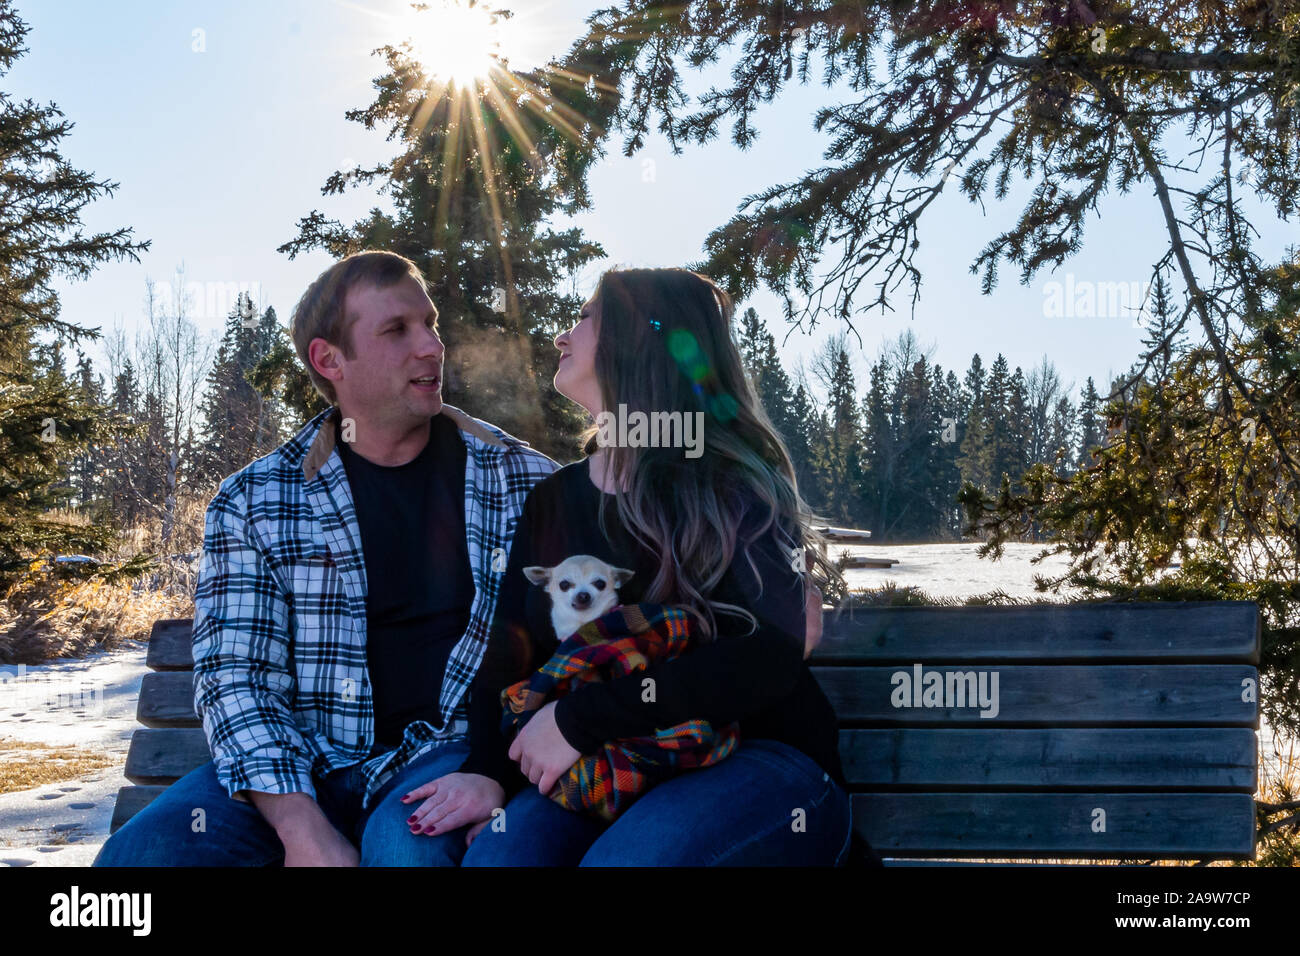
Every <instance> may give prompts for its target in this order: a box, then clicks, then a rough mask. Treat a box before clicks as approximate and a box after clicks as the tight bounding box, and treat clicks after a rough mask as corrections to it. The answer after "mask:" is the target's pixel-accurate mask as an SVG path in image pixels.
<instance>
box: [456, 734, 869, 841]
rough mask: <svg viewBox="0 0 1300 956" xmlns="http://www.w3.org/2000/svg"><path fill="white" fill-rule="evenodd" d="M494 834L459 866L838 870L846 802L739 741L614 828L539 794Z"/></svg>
mask: <svg viewBox="0 0 1300 956" xmlns="http://www.w3.org/2000/svg"><path fill="white" fill-rule="evenodd" d="M503 822H504V827H503V828H498V827H494V826H493V825H492V824H489V825H488V826H487V827H485V828H484V829H483V830H482V832H480V833H479V835H478V836H477V837H476V838H475V839H474V842H473V844H472V845H471V846H470V848H469V850H468V851H467V852H466V853H465V857H464V859H463V861H462V865H463V866H574V865H581V866H764V865H786V866H832V865H833V866H840V865H843V863H844V862H845V861H846V860H847V858H848V855H849V838H850V836H851V833H852V821H851V819H850V813H849V798H848V795H847V794H845V792H844V791H843V789H841V788H840V786H839V785H838V784H836V783H835V781H833V780H831V779H830V777H829V776H828V775H827V774H826V773H825V772H824V771H823V770H822V769H821V767H819V766H818V765H817V764H816V763H815V762H814V761H813V760H812V759H811V758H810V757H808V756H807V755H805V754H803V753H802V752H800V751H799V750H796V749H795V748H793V747H790V746H788V745H786V744H783V743H778V742H777V741H775V740H748V741H743V742H742V743H741V745H740V746H739V747H738V748H736V750H735V752H733V753H732V754H731V756H729V757H727V758H726V759H725V760H723V761H722V762H720V763H717V764H714V765H713V766H711V767H703V768H699V769H696V770H688V771H684V772H683V773H682V774H680V775H679V776H676V777H673V778H672V779H670V780H667V781H665V782H663V783H660V784H659V785H658V786H655V787H653V788H652V789H650V790H649V791H647V792H646V793H645V794H643V795H642V796H641V797H640V798H639V799H638V800H637V801H636V802H635V803H633V804H632V806H631V807H629V808H628V809H627V810H626V811H625V812H624V813H623V814H622V815H621V816H620V817H619V818H618V819H617V820H615V821H614V822H613V823H612V824H604V823H602V822H601V821H599V820H595V819H592V818H590V817H587V816H583V815H580V814H577V813H574V812H573V811H570V810H566V809H564V808H563V807H561V806H560V805H559V804H557V803H555V802H554V801H553V800H551V799H550V798H548V797H544V796H542V794H541V793H539V792H538V790H537V788H536V787H528V788H527V789H525V790H522V791H520V792H519V793H518V794H517V795H516V796H515V797H514V798H513V799H512V800H511V801H510V802H509V803H508V804H507V805H506V808H505V815H504V818H503Z"/></svg>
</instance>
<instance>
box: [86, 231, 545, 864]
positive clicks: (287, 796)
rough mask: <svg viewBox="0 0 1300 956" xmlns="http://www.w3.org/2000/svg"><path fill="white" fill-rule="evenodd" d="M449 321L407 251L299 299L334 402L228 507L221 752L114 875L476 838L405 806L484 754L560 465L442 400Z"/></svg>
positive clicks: (214, 576) (209, 710)
mask: <svg viewBox="0 0 1300 956" xmlns="http://www.w3.org/2000/svg"><path fill="white" fill-rule="evenodd" d="M437 318H438V314H437V311H436V309H435V308H434V306H433V302H432V301H431V300H430V299H429V295H428V291H427V288H426V286H425V282H424V279H423V277H422V276H421V275H420V272H419V270H418V269H417V268H416V266H415V265H414V263H412V262H410V261H409V260H407V259H405V258H403V257H401V256H398V255H395V254H392V253H387V252H362V253H358V254H356V255H353V256H349V257H348V258H346V259H344V260H342V261H341V262H338V263H336V264H335V265H334V266H332V267H330V268H329V269H327V270H326V271H325V272H324V273H323V274H322V275H321V276H320V277H319V278H317V279H316V281H315V282H313V283H312V285H311V286H310V287H309V288H308V290H307V292H306V293H305V294H304V295H303V297H302V300H301V301H300V302H299V303H298V306H297V308H296V309H295V311H294V315H293V320H292V323H291V331H292V335H293V340H294V346H295V348H296V350H297V352H298V356H299V358H300V359H302V361H303V363H304V365H305V366H306V368H307V371H308V373H309V374H310V376H311V379H312V381H313V383H314V384H315V386H316V388H317V390H318V391H319V392H320V393H321V394H322V395H323V396H325V398H326V399H327V400H328V401H330V402H331V403H333V406H332V407H331V408H329V409H328V410H326V411H325V412H322V413H321V414H320V415H317V416H316V417H315V418H313V419H312V420H311V421H310V422H309V423H308V424H307V425H306V427H304V428H303V429H302V431H300V432H299V433H298V434H297V435H296V436H295V437H294V438H293V439H292V440H291V441H289V442H287V443H286V444H284V445H283V446H281V447H280V448H279V449H277V450H276V451H274V452H272V453H271V454H270V455H267V456H266V457H264V458H261V459H258V460H257V461H255V462H253V463H252V464H250V465H248V466H247V467H246V468H244V469H243V470H242V471H239V472H237V473H236V474H234V475H231V476H230V477H229V478H227V479H226V480H225V481H224V482H222V484H221V487H220V489H219V490H218V492H217V494H216V496H215V497H214V498H213V499H212V502H211V504H210V505H209V506H208V511H207V518H206V526H205V530H204V542H203V561H202V565H201V568H200V572H199V581H198V586H197V589H196V592H195V617H194V672H195V673H194V693H195V710H196V712H197V713H198V715H199V716H200V717H201V718H202V721H203V728H204V731H205V733H206V735H207V739H208V744H209V747H210V748H211V751H212V755H213V761H212V762H211V763H209V764H207V765H205V766H203V767H200V768H198V769H197V770H195V771H193V772H192V773H190V774H188V775H187V776H185V777H184V778H182V779H181V780H179V781H177V782H176V783H175V784H174V785H173V786H171V787H169V788H168V789H167V790H166V791H165V792H164V793H163V794H162V795H161V796H160V797H159V798H158V799H157V800H155V801H154V802H153V803H152V804H150V805H149V806H148V807H147V808H146V809H144V810H143V811H141V812H140V813H139V814H137V815H136V816H135V817H134V818H132V819H131V820H130V821H129V822H128V823H127V824H126V826H124V827H123V828H122V829H121V830H119V831H118V832H117V833H116V834H114V835H113V836H112V837H111V838H110V839H109V840H108V842H107V843H106V844H105V846H104V848H103V850H102V851H101V853H100V855H99V858H98V859H97V860H96V865H98V866H111V865H136V866H141V865H144V866H148V865H155V866H156V865H178V864H179V865H206V866H225V865H239V864H245V865H273V864H275V863H278V862H281V861H283V862H284V863H285V865H290V866H294V865H335V866H338V865H357V864H358V863H360V864H361V865H388V866H392V865H414V866H429V865H437V864H442V865H446V864H455V863H457V862H459V858H460V856H461V855H462V854H463V853H464V850H465V836H466V835H465V833H464V832H462V831H455V832H450V833H446V834H440V835H437V836H429V835H424V834H418V835H417V834H415V833H413V832H412V831H411V830H410V829H409V828H408V825H407V823H406V819H407V816H408V814H409V812H410V811H409V808H408V807H407V806H406V805H405V804H404V803H402V802H401V801H402V796H403V795H404V794H405V793H407V792H408V791H409V790H411V789H412V788H415V787H418V786H421V785H423V784H425V783H427V782H429V781H432V780H434V779H436V778H438V777H441V776H444V775H446V774H448V773H452V772H457V771H458V770H459V768H460V767H461V765H462V764H463V763H464V761H465V759H466V756H467V755H468V752H469V748H468V746H467V744H466V742H465V740H466V738H465V735H466V730H467V720H466V717H467V700H466V695H467V692H468V689H469V686H470V684H471V683H472V681H473V678H474V675H475V673H476V671H477V670H478V666H479V663H480V661H481V659H482V655H483V651H484V648H485V646H486V641H487V636H488V628H489V624H490V622H491V620H492V614H493V610H494V608H495V605H496V598H497V593H498V588H499V584H500V577H501V574H502V572H503V571H504V570H505V565H506V561H505V557H506V554H507V551H508V549H509V545H510V539H511V537H512V535H513V534H514V529H515V524H516V522H517V519H518V515H519V512H520V509H521V508H522V506H523V502H524V498H525V497H526V496H527V495H528V492H529V490H530V489H531V488H532V487H533V485H535V484H536V483H537V482H538V481H540V480H541V479H542V478H544V477H545V476H546V475H549V474H550V473H551V472H552V471H554V470H555V469H556V468H557V467H558V466H557V465H556V463H555V462H554V461H552V460H551V459H550V458H547V457H546V456H545V455H542V454H541V453H540V452H537V451H535V450H533V449H531V448H529V447H528V445H527V443H525V442H522V441H519V440H518V439H516V438H513V437H511V436H510V435H507V434H506V433H504V432H502V431H501V430H500V429H498V428H496V427H494V426H492V425H489V424H486V423H485V422H482V421H479V420H477V419H475V418H471V417H470V416H468V415H466V414H465V413H464V412H461V411H460V410H459V409H455V408H452V407H451V406H444V405H443V404H442V394H441V383H442V369H443V344H442V341H441V339H440V338H439V337H438V332H437ZM340 439H341V440H340ZM484 779H486V778H484ZM485 799H490V797H487V798H485Z"/></svg>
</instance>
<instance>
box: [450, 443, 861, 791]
mask: <svg viewBox="0 0 1300 956" xmlns="http://www.w3.org/2000/svg"><path fill="white" fill-rule="evenodd" d="M601 507H604V508H605V521H606V528H607V530H608V532H609V539H607V538H606V537H605V535H603V534H601V531H600V526H599V525H598V523H597V509H598V508H601ZM756 510H757V509H754V510H751V511H750V512H748V513H747V514H746V518H745V522H744V523H743V524H742V529H741V530H742V533H744V532H747V531H750V530H751V529H752V528H753V527H756V526H757V519H758V515H757V514H756ZM751 522H752V523H751ZM749 550H750V555H751V557H752V558H753V561H754V564H755V565H756V566H757V568H758V573H759V575H760V576H761V583H760V581H759V580H758V579H756V578H755V576H754V572H753V570H751V568H750V567H749V562H748V561H747V560H746V559H745V557H744V556H743V554H741V553H740V549H739V548H737V554H736V557H735V559H734V560H733V562H732V565H731V567H730V568H728V570H727V573H726V574H725V575H724V577H723V578H722V580H721V582H720V583H719V585H718V587H717V589H716V590H715V592H714V594H713V598H714V599H715V600H719V601H724V602H726V603H729V604H735V605H737V606H740V607H744V608H746V609H747V610H749V611H750V612H751V613H752V614H753V615H754V616H755V617H756V618H757V619H758V627H757V629H756V630H755V631H754V632H753V633H747V632H748V631H749V627H750V624H749V621H748V620H746V619H744V618H739V617H736V616H735V615H732V614H726V613H720V612H718V611H715V612H714V617H715V621H716V626H717V629H718V636H717V638H716V639H715V640H713V641H711V642H709V643H705V642H703V641H700V642H697V643H696V644H695V645H694V646H693V647H692V648H691V649H690V650H689V651H687V653H685V654H683V655H682V656H681V657H678V658H677V659H675V660H671V661H661V662H659V663H657V664H654V665H652V666H651V667H649V668H648V669H647V670H645V671H644V672H638V673H635V674H630V675H626V676H624V677H620V678H617V679H615V680H612V681H608V682H605V683H592V684H587V685H584V686H583V687H581V688H580V689H578V690H576V691H574V692H572V693H570V694H568V695H567V696H565V697H562V698H560V699H559V701H558V703H557V704H556V708H555V720H556V723H557V725H558V726H559V729H560V732H561V733H562V734H563V735H564V738H565V739H566V740H567V741H568V742H569V744H570V745H571V746H572V747H573V748H574V749H575V750H578V751H579V752H581V753H583V754H591V753H595V752H596V751H597V750H598V749H599V748H600V747H601V745H602V744H603V743H605V742H606V741H608V740H617V739H620V738H624V737H636V736H641V735H647V734H651V733H653V732H654V731H655V730H656V729H658V728H663V727H670V726H672V725H673V724H677V723H680V722H682V721H685V720H694V719H702V720H708V721H710V722H711V723H713V724H714V725H715V726H719V727H720V726H723V725H726V724H728V723H731V722H732V721H739V723H740V739H741V745H742V746H743V745H744V741H745V740H746V739H770V740H779V741H782V742H784V743H787V744H789V745H791V746H792V747H795V748H796V749H798V750H800V751H802V752H803V753H805V754H807V755H808V756H809V757H811V758H812V759H813V760H814V761H815V762H816V763H817V764H819V765H820V766H821V767H822V769H823V770H825V771H826V772H827V773H829V774H830V775H831V777H832V779H834V780H835V781H836V782H838V783H840V784H841V785H843V783H844V776H843V771H842V769H841V767H840V759H839V749H838V743H837V741H838V728H837V722H836V717H835V711H834V710H833V709H832V708H831V705H830V702H829V701H828V700H827V699H826V696H825V694H823V693H822V690H821V687H820V686H819V685H818V684H817V681H816V679H815V678H814V677H813V676H812V672H811V671H809V669H808V665H807V663H806V662H805V661H804V659H803V651H804V610H803V594H804V590H803V581H802V578H801V577H800V575H799V574H798V573H797V572H796V571H795V570H794V569H793V567H792V566H791V561H790V558H789V557H788V555H786V554H785V552H784V551H783V550H782V549H781V547H780V546H779V545H778V543H777V542H776V540H775V539H774V538H773V537H772V536H771V535H770V534H769V535H765V536H764V537H763V538H761V539H760V540H758V541H755V542H754V543H753V544H752V545H751V546H750V549H749ZM576 554H590V555H593V556H594V557H597V558H599V559H601V560H602V561H606V562H608V563H609V564H611V565H613V566H615V567H622V568H628V569H630V570H632V571H634V572H635V574H634V575H633V577H632V578H631V579H630V580H629V581H627V582H626V583H625V584H624V585H623V586H622V587H621V588H620V589H619V600H620V603H623V604H634V603H637V602H639V601H640V600H641V596H642V594H643V592H644V590H645V588H646V587H647V586H648V585H649V584H650V582H651V581H652V580H653V578H654V573H655V569H656V568H657V566H658V559H657V557H656V556H655V555H654V554H653V553H651V552H650V551H649V550H648V549H646V548H644V547H643V546H641V545H640V544H639V543H638V542H637V541H636V540H635V539H633V538H632V537H631V535H630V534H629V533H628V532H627V531H626V530H625V529H624V528H623V526H622V524H621V522H620V521H619V518H618V508H617V505H616V504H615V499H614V496H613V495H609V494H604V493H602V492H601V491H600V489H598V488H597V487H596V485H595V484H594V483H593V482H592V480H591V476H590V471H589V469H588V466H587V462H586V461H579V462H575V463H573V464H571V465H567V466H565V467H564V468H561V469H560V470H559V471H557V472H555V473H554V474H552V475H550V476H549V477H547V478H545V479H543V480H542V481H540V482H538V483H537V485H536V486H535V487H534V488H533V489H532V491H531V492H530V493H529V496H528V499H527V501H526V502H525V503H524V508H523V513H522V514H521V515H520V518H519V524H518V528H517V529H516V532H515V537H514V541H513V543H512V545H511V550H510V558H509V561H508V563H507V567H506V571H505V578H504V580H503V581H502V584H501V593H500V596H499V599H498V602H497V610H496V616H495V618H494V622H493V627H492V631H491V635H490V638H489V641H488V647H487V650H486V651H485V654H484V660H483V663H482V665H481V667H480V668H479V672H478V674H477V676H476V678H475V682H474V685H473V688H472V694H471V699H470V705H469V714H470V756H469V758H468V759H467V760H466V761H465V763H464V764H463V765H462V766H461V771H462V772H465V773H479V774H483V775H484V776H488V777H492V778H493V779H495V780H497V782H499V783H500V784H501V785H502V786H503V787H504V788H505V790H506V793H507V794H512V793H514V792H515V791H517V790H519V789H520V788H522V787H524V786H527V785H528V781H527V779H526V778H525V777H524V776H523V775H522V774H521V773H520V772H519V768H518V765H517V764H516V763H515V762H514V761H512V760H511V759H510V758H509V756H508V755H507V750H508V749H509V746H510V741H509V740H507V739H506V737H505V736H504V735H503V734H502V733H501V729H500V724H501V699H500V693H501V690H502V689H503V688H505V687H507V686H509V685H510V684H512V683H514V682H515V681H518V680H523V679H524V678H526V677H528V676H530V675H531V674H532V673H533V672H534V671H536V670H537V668H539V667H541V666H542V664H544V663H545V662H546V660H547V659H548V658H549V657H550V656H551V654H552V653H553V652H554V650H555V647H556V645H557V643H558V642H557V639H556V636H555V634H554V629H553V628H552V626H551V620H550V598H549V597H548V595H547V594H546V592H545V591H544V590H543V589H542V588H540V587H537V586H535V585H532V584H530V583H529V582H528V580H527V579H526V578H525V577H524V573H523V568H525V567H528V566H530V565H541V566H543V567H554V566H555V565H557V564H559V563H560V562H561V561H563V560H564V559H565V558H568V557H571V556H573V555H576ZM760 591H761V593H760ZM565 636H566V637H567V635H565ZM646 677H651V678H654V681H655V691H656V699H655V701H653V702H645V701H643V700H642V699H641V698H642V681H643V680H644V679H645V678H646Z"/></svg>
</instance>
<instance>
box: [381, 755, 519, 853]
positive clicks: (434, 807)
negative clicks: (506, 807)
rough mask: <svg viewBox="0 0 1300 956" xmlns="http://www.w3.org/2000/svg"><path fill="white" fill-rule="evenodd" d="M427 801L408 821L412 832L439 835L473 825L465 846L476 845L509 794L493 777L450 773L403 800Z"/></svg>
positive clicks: (414, 791)
mask: <svg viewBox="0 0 1300 956" xmlns="http://www.w3.org/2000/svg"><path fill="white" fill-rule="evenodd" d="M421 799H423V801H424V802H423V803H421V804H420V805H419V806H418V807H416V809H415V812H414V813H412V814H411V815H410V817H408V818H407V821H406V822H407V824H408V825H409V826H410V827H411V832H412V833H424V834H429V835H433V834H438V833H447V832H449V831H451V830H458V829H460V828H461V827H463V826H466V825H473V826H472V829H471V830H470V833H469V834H467V835H466V840H465V845H466V846H468V845H469V844H470V843H471V842H473V839H474V837H476V836H478V833H479V831H480V830H482V829H483V827H484V826H486V825H487V823H488V822H489V821H490V820H491V819H492V811H493V810H496V809H498V808H499V807H501V805H502V804H504V803H505V799H506V792H505V790H504V789H503V788H502V786H501V784H499V783H497V782H496V781H495V780H493V779H492V778H491V777H485V776H483V775H482V774H478V773H449V774H444V775H443V776H441V777H439V778H438V779H437V780H430V781H429V782H428V783H426V784H424V785H423V786H419V787H416V788H415V789H414V790H411V791H410V792H408V793H407V794H406V795H405V796H403V797H402V802H403V803H414V802H415V801H416V800H421Z"/></svg>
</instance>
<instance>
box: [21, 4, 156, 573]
mask: <svg viewBox="0 0 1300 956" xmlns="http://www.w3.org/2000/svg"><path fill="white" fill-rule="evenodd" d="M27 32H28V28H27V25H26V24H25V23H24V22H23V21H22V20H21V19H20V18H19V17H18V15H17V13H16V12H15V10H14V7H13V4H12V3H11V2H10V0H0V80H2V79H3V77H5V76H7V74H8V73H9V71H10V70H11V69H12V68H13V65H14V63H15V61H16V60H17V59H18V58H19V57H20V56H21V55H22V54H23V53H24V52H26V48H25V47H24V46H23V38H24V37H25V36H26V34H27ZM71 129H72V124H71V123H69V122H67V121H65V120H64V119H63V114H62V113H61V112H60V111H59V110H58V109H57V108H56V107H55V106H54V105H52V104H51V105H40V104H38V103H35V102H33V101H32V100H30V99H29V100H23V101H21V102H19V101H16V100H14V99H13V98H12V97H11V96H9V95H6V94H3V93H0V180H3V184H4V186H3V188H4V201H3V202H0V462H3V463H4V465H3V469H0V584H3V583H4V582H5V581H7V580H8V579H10V578H11V577H12V575H13V574H14V573H15V572H17V571H18V570H19V569H20V568H22V567H23V566H24V565H25V564H26V562H27V560H28V559H29V558H30V557H31V556H32V555H34V554H36V553H38V552H41V551H54V552H60V551H100V550H102V549H103V548H105V547H106V546H107V545H108V543H109V542H110V540H111V536H112V531H111V529H110V528H107V527H104V526H103V525H99V524H94V523H91V524H84V523H81V522H67V521H63V520H60V519H58V518H56V517H54V516H52V515H51V514H49V512H50V509H52V508H55V507H58V506H60V505H66V504H69V503H70V499H71V496H73V495H75V489H73V488H72V487H71V486H70V485H69V484H68V474H69V469H70V467H72V466H73V464H74V462H75V461H76V460H77V459H78V456H81V455H84V454H85V450H86V448H87V447H89V446H103V445H108V444H111V443H112V442H113V441H114V440H115V438H116V434H115V433H114V432H113V430H112V429H111V427H110V423H109V422H108V421H107V420H106V416H105V415H104V414H103V412H104V410H103V409H102V408H100V407H98V406H95V405H93V404H91V403H90V402H88V401H87V400H86V398H85V396H84V395H83V393H82V391H81V389H80V388H79V387H78V386H77V384H76V383H75V382H73V381H71V380H69V379H68V377H67V376H66V374H63V373H61V372H60V371H59V368H60V365H61V353H60V352H57V350H58V349H61V347H62V345H63V344H64V343H70V344H77V343H79V342H80V341H81V340H83V339H91V338H94V337H96V336H97V334H98V333H97V332H95V331H93V330H89V329H86V328H83V327H81V326H80V325H78V324H76V323H75V322H73V321H69V320H67V319H64V318H62V317H61V316H60V310H59V299H58V296H57V295H56V294H55V292H54V290H53V287H52V281H53V279H54V277H55V276H56V275H58V276H71V277H75V278H85V277H86V276H88V275H90V274H91V272H92V271H93V270H94V269H95V267H96V266H98V265H100V264H102V263H104V262H109V261H115V260H122V259H127V258H129V259H135V260H137V261H138V258H139V257H138V255H137V253H138V251H139V250H142V249H146V248H147V247H148V243H136V242H133V241H132V240H131V230H130V229H118V230H116V231H114V232H111V233H96V234H93V235H84V234H83V233H82V220H81V211H82V209H83V208H84V207H85V206H86V205H87V204H89V203H91V202H92V201H94V200H95V199H96V198H98V197H99V196H101V195H104V194H109V195H111V193H112V191H113V190H114V189H115V188H116V184H115V183H107V182H103V183H101V182H99V181H97V180H96V179H95V178H94V176H93V175H92V174H91V173H87V172H83V171H81V170H77V169H74V168H73V167H72V166H71V165H69V164H68V163H67V161H66V160H64V159H63V157H62V155H61V154H60V152H59V149H60V142H61V140H62V139H63V138H64V137H65V136H66V135H67V134H68V132H69V131H70V130H71ZM51 343H53V344H51ZM54 354H59V355H60V360H59V361H58V362H54V363H51V361H50V356H51V355H54Z"/></svg>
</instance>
